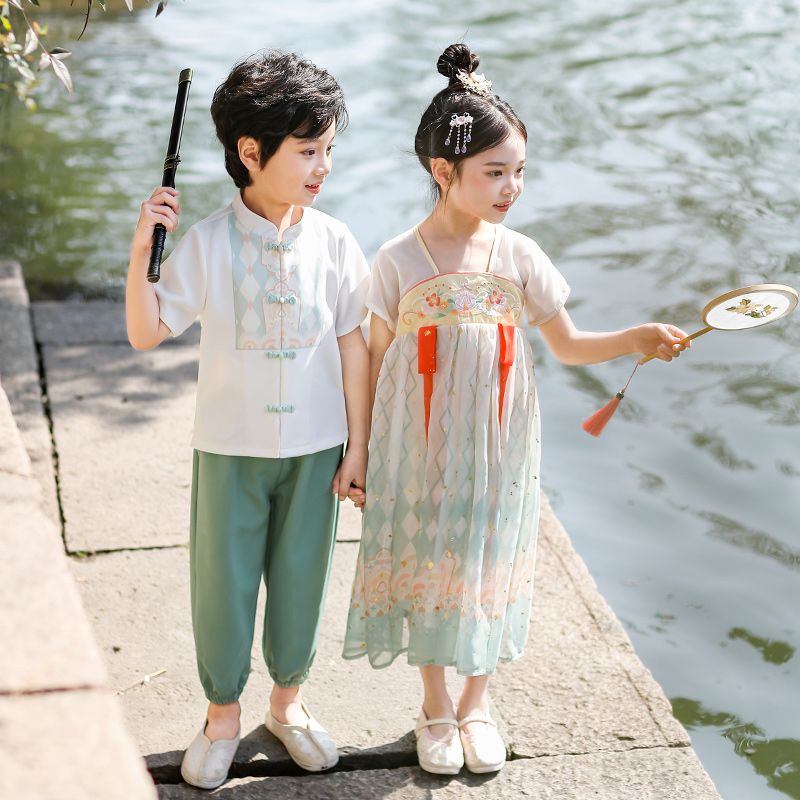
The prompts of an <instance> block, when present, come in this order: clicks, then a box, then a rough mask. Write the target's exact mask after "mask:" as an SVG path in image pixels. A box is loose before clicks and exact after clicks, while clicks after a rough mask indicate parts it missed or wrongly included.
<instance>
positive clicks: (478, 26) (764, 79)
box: [0, 0, 800, 800]
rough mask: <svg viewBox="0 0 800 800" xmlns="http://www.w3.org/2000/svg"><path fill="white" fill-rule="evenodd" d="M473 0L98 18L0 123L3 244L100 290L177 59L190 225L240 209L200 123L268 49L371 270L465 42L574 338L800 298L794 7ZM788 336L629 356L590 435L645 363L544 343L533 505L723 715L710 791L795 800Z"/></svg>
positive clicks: (192, 7) (46, 289)
mask: <svg viewBox="0 0 800 800" xmlns="http://www.w3.org/2000/svg"><path fill="white" fill-rule="evenodd" d="M490 5H491V7H489V5H488V4H487V3H486V2H485V0H481V1H480V2H479V1H478V0H464V1H463V2H460V3H458V4H453V3H444V2H443V0H424V2H423V0H406V1H405V2H402V3H401V2H399V0H386V2H381V3H373V2H367V0H349V1H348V2H344V0H329V1H328V2H325V3H312V2H310V0H298V2H295V3H291V4H282V5H281V4H272V3H270V4H253V3H247V2H245V0H229V2H226V4H225V14H224V15H223V16H221V15H220V14H219V11H218V6H219V4H218V3H214V2H212V0H190V2H187V3H183V4H182V3H174V4H170V6H169V8H168V10H167V13H166V14H163V15H162V16H161V17H160V18H159V19H158V20H155V19H154V18H153V17H152V14H150V13H149V12H145V13H143V14H135V15H133V16H127V15H122V16H120V17H118V18H116V19H110V18H104V17H103V16H101V15H98V17H97V18H96V19H95V20H94V22H93V24H92V25H90V26H89V29H88V30H87V33H86V35H85V37H84V40H82V41H81V42H80V43H74V46H73V47H72V49H73V51H74V57H73V62H72V69H73V71H74V73H75V78H76V94H75V97H74V98H73V99H72V100H67V99H66V98H65V97H64V95H63V94H62V93H61V91H60V90H59V89H58V88H57V87H53V89H52V90H50V89H48V91H46V92H45V94H44V96H43V97H42V98H41V106H42V108H43V111H42V113H41V114H40V115H37V116H36V117H29V116H27V115H24V114H19V113H11V114H9V113H8V110H6V111H5V112H2V113H0V162H1V163H0V195H1V196H2V215H0V243H2V244H1V245H0V249H2V251H3V253H2V255H10V256H13V257H16V258H18V259H19V260H20V261H22V262H23V264H24V267H25V272H26V276H27V278H28V280H29V282H30V287H31V291H32V293H33V294H34V295H36V296H38V297H45V296H52V295H54V294H55V295H62V294H63V293H64V292H65V290H66V291H72V290H73V289H74V288H75V287H77V288H78V289H79V290H80V291H81V292H82V293H91V292H104V291H112V292H114V291H117V292H118V291H119V290H120V288H121V286H122V278H123V275H124V271H125V266H126V262H127V250H128V245H129V241H130V235H131V231H132V229H133V225H134V223H135V220H136V217H137V214H138V206H139V203H140V202H141V200H142V199H143V198H144V197H145V196H146V195H147V194H148V193H149V191H150V190H151V189H152V187H153V185H154V184H155V182H156V181H157V180H158V179H159V177H160V175H161V168H162V164H163V158H164V149H165V146H166V138H167V134H168V127H169V120H170V117H171V113H172V107H173V104H174V95H175V88H176V81H177V75H178V73H179V71H180V70H181V69H182V68H183V67H186V66H191V67H192V68H193V69H194V81H193V85H192V90H191V95H190V102H189V109H188V113H187V122H186V128H185V131H184V140H183V146H182V156H183V161H182V163H181V167H180V170H179V173H178V183H179V188H180V189H181V190H182V196H181V198H182V203H181V205H182V207H183V210H184V216H183V220H182V227H183V229H185V227H186V225H187V224H188V223H189V222H190V221H192V220H195V219H198V218H200V217H202V216H204V215H205V214H208V213H210V212H211V211H213V210H214V209H215V208H217V207H219V206H220V205H221V204H223V203H224V202H226V201H227V200H228V199H229V196H230V193H231V187H230V182H229V180H228V178H227V176H226V175H225V173H224V170H223V168H222V160H221V157H220V151H219V147H218V145H217V144H216V142H215V139H214V133H213V130H212V127H211V123H210V119H209V114H208V105H209V102H210V98H211V94H212V92H213V89H214V87H215V86H216V85H217V83H218V82H219V81H220V80H221V79H222V78H223V77H224V75H225V73H226V72H227V70H228V68H229V67H230V65H231V63H232V62H233V61H234V60H235V59H236V58H237V57H239V56H241V55H243V54H245V53H248V52H252V51H254V50H256V49H258V48H259V47H263V46H281V47H284V48H288V49H297V50H301V51H303V52H304V53H305V54H306V55H308V56H309V57H311V58H312V59H314V60H316V61H318V62H319V63H321V64H323V65H325V66H327V67H329V68H330V69H331V70H332V71H333V72H334V74H335V75H336V76H337V77H338V78H339V79H340V81H341V83H342V85H343V87H344V90H345V94H346V96H347V100H348V107H349V110H350V114H351V125H350V127H349V129H348V130H347V131H346V132H345V133H344V134H343V135H341V136H340V137H339V138H338V147H337V150H336V158H335V166H334V171H333V174H332V176H331V179H330V180H329V181H328V182H326V189H325V192H324V193H323V195H321V196H320V198H319V204H320V207H321V208H322V210H326V211H330V212H332V213H334V214H335V215H336V216H338V217H340V218H341V219H343V220H344V221H345V222H347V224H348V225H349V226H350V227H351V228H352V230H353V231H354V233H355V235H356V236H357V238H358V239H359V241H360V242H361V244H362V246H363V247H364V250H365V251H366V252H367V254H368V255H369V256H371V255H372V254H373V253H374V252H375V250H376V249H377V247H378V246H379V245H380V244H381V242H383V241H385V240H387V239H389V238H391V237H392V236H394V235H396V234H397V233H399V232H400V231H402V230H404V229H406V228H408V227H410V226H411V225H412V224H413V223H415V222H417V221H418V220H419V219H420V218H421V217H422V215H423V214H424V213H425V211H426V208H427V177H426V175H425V174H424V173H423V171H422V170H421V169H420V167H419V165H418V164H417V163H416V160H415V158H414V157H413V155H411V154H410V151H411V148H412V141H413V134H414V131H415V129H416V126H417V123H418V120H419V115H420V113H421V111H422V109H423V108H424V106H425V104H426V103H427V102H428V100H429V99H430V97H431V96H432V95H433V93H434V92H435V91H437V90H438V89H439V88H441V86H442V79H441V78H440V76H438V75H437V74H436V72H435V69H434V64H435V60H436V57H437V56H438V55H439V53H440V52H441V50H442V48H443V46H444V45H446V44H448V43H449V42H451V41H453V40H457V39H459V38H461V37H462V36H465V35H466V38H467V40H468V41H469V42H470V43H471V44H472V45H473V46H474V47H475V49H476V50H477V51H478V52H480V53H481V55H482V57H483V63H482V66H481V69H482V70H483V71H485V72H486V74H487V76H488V77H489V78H490V79H491V80H492V81H493V82H494V85H495V87H496V88H497V89H498V90H499V92H500V93H501V94H502V95H504V96H505V97H506V98H507V99H509V100H510V101H511V102H512V104H513V105H514V107H515V108H516V110H517V111H518V113H519V114H520V116H521V117H522V118H523V119H524V120H525V122H526V124H527V126H528V130H529V132H530V139H529V146H528V170H527V178H526V191H525V194H524V195H523V196H522V198H521V200H520V201H519V203H517V205H516V206H515V208H514V209H512V211H511V213H510V215H509V224H510V225H511V226H513V227H515V228H517V229H519V230H521V231H523V232H524V233H526V234H529V235H531V236H532V237H533V238H535V239H536V240H537V241H539V242H540V244H541V245H542V246H543V248H544V249H545V250H546V251H547V252H548V253H549V254H550V256H551V257H552V258H553V260H554V261H555V263H556V264H557V265H558V267H559V268H560V269H561V270H562V272H563V273H564V275H565V276H566V278H567V280H568V281H569V283H570V285H571V286H572V294H571V296H570V300H569V306H568V307H569V309H570V311H571V313H572V315H573V317H574V319H575V320H576V323H577V324H578V325H579V326H582V327H585V328H588V329H592V328H595V329H596V328H620V327H624V326H627V325H631V324H634V323H636V322H640V321H644V320H647V319H662V320H665V321H673V322H675V323H676V324H678V325H680V326H682V327H684V328H685V329H687V330H688V331H694V330H697V328H699V327H701V325H702V321H701V319H700V312H701V310H702V308H703V307H704V306H705V304H706V303H707V302H708V300H709V299H711V298H712V297H714V296H715V295H718V294H720V293H722V292H723V291H727V290H729V289H731V288H733V287H736V286H742V285H746V284H751V283H761V282H776V283H788V284H793V285H795V286H796V287H797V285H798V283H800V280H799V279H798V272H800V236H798V229H797V219H798V216H800V201H798V194H797V186H798V185H800V158H798V155H797V141H798V140H800V115H798V114H797V113H796V107H797V101H796V87H797V85H798V84H800V59H798V58H797V53H796V42H797V41H798V34H800V10H799V9H798V7H797V4H795V3H787V2H783V3H781V2H778V3H776V2H773V0H724V1H723V0H681V2H678V3H675V2H667V0H653V1H652V2H651V1H650V0H648V1H647V2H645V1H644V0H619V2H615V3H613V4H612V3H590V2H588V0H576V1H575V2H573V3H551V2H545V0H527V2H526V3H524V4H521V3H520V2H519V0H497V2H494V3H492V4H490ZM298 19H302V25H298ZM48 21H49V22H50V34H49V38H50V39H51V41H61V42H66V41H67V40H68V39H69V36H70V34H72V35H74V33H76V32H77V26H78V23H76V22H75V20H74V19H71V20H68V21H64V20H61V21H60V20H59V19H58V18H53V19H52V20H48ZM221 43H223V44H222V45H221ZM153 54H157V56H156V55H153ZM799 322H800V315H798V316H797V317H794V318H789V319H788V320H786V321H784V322H780V323H777V324H775V325H772V326H766V327H765V328H763V329H759V330H757V331H752V332H748V333H721V332H714V333H710V334H708V335H707V336H703V337H701V338H700V339H698V340H696V341H695V342H694V346H693V347H692V349H691V351H690V352H688V353H686V354H684V355H682V356H681V358H680V359H678V360H677V361H676V362H675V363H673V364H670V365H665V364H662V363H659V362H653V363H650V364H648V365H646V366H644V367H643V368H642V369H640V370H639V371H638V372H637V374H636V377H635V379H634V380H633V382H632V384H631V388H630V390H629V392H628V394H627V395H626V397H625V400H624V401H623V402H622V404H621V406H620V410H619V412H618V413H617V415H616V416H615V417H614V419H613V420H612V422H611V423H610V424H609V426H608V428H607V429H606V431H605V432H604V433H603V436H602V437H601V438H600V439H597V440H595V439H592V438H591V437H588V436H587V435H586V434H585V433H584V432H583V431H582V430H581V429H580V422H581V421H582V420H583V419H585V418H586V417H587V416H588V415H589V414H590V413H592V412H593V411H595V410H596V409H597V408H598V407H599V406H600V405H602V404H604V403H605V402H606V401H608V400H609V399H610V398H611V397H613V395H614V394H615V393H616V392H617V390H618V389H619V388H620V387H621V386H623V385H624V383H625V381H626V380H627V378H628V375H629V374H630V371H631V369H632V368H633V359H621V360H619V361H618V362H615V363H611V364H606V365H601V366H596V367H582V368H568V367H563V366H561V365H559V364H558V363H556V362H555V361H554V360H553V359H552V357H551V356H550V355H549V354H548V353H547V352H546V350H545V348H544V347H543V345H542V342H541V339H540V338H539V337H538V335H536V334H533V335H532V342H533V346H534V349H535V352H536V357H537V381H538V383H537V386H538V390H539V395H540V402H541V405H542V415H543V436H544V438H543V441H544V453H543V481H544V485H545V488H546V489H547V491H548V492H549V493H550V495H551V498H552V499H553V503H554V507H555V508H556V511H557V513H558V514H559V516H560V517H561V519H562V520H563V522H564V524H565V525H566V527H567V529H568V530H569V532H570V535H571V536H572V538H573V540H574V542H575V545H576V547H577V549H578V550H579V552H580V553H581V555H582V556H583V557H584V558H585V560H586V561H587V563H588V566H589V568H590V570H591V572H592V574H593V575H594V576H595V577H596V579H597V581H598V583H599V585H600V588H601V590H602V591H603V593H604V594H605V595H606V597H607V598H608V600H609V602H610V603H611V605H612V606H613V607H614V609H615V610H616V611H617V613H618V614H619V615H620V617H621V618H622V619H623V620H625V625H626V627H627V629H628V631H629V633H630V635H631V637H632V639H633V640H634V644H635V646H636V648H637V652H638V653H639V654H640V655H641V656H642V658H643V659H644V661H645V663H646V664H647V666H648V667H649V668H650V669H651V670H652V671H653V673H654V674H655V676H656V678H657V679H658V680H659V681H660V682H661V684H662V685H663V686H664V687H665V690H666V691H667V693H668V695H670V696H674V697H679V698H683V697H695V698H698V700H697V701H696V702H695V704H694V706H693V708H695V711H696V713H697V714H699V715H701V716H702V714H708V713H710V712H705V711H703V709H713V708H726V709H731V713H730V715H729V716H730V720H729V721H728V722H725V721H722V722H718V723H713V724H712V723H708V724H706V723H702V722H696V723H692V724H696V725H697V727H696V728H695V737H694V738H695V744H696V746H697V749H698V753H699V755H700V758H701V759H702V761H703V763H704V765H705V766H706V768H707V769H708V770H709V772H710V774H711V776H712V778H713V779H714V781H715V783H716V784H717V786H718V788H719V790H720V793H721V794H722V796H723V797H725V798H726V800H760V798H776V797H777V796H779V795H780V796H783V795H782V794H781V793H783V794H786V793H790V791H789V790H787V789H786V788H785V787H786V786H789V787H790V788H791V787H793V786H796V784H792V783H791V781H792V780H795V778H793V777H792V776H793V775H795V776H796V770H797V769H800V756H799V755H798V752H797V745H796V742H794V741H793V739H792V738H791V737H793V736H796V720H797V719H798V718H800V692H798V690H797V686H798V682H800V665H799V664H798V659H797V658H794V657H793V656H789V655H788V654H789V652H790V650H791V652H794V650H796V649H797V648H798V647H800V631H798V623H797V611H796V609H797V598H798V594H799V593H800V574H799V573H800V570H798V566H800V525H799V524H798V519H800V491H799V490H800V484H799V483H798V478H800V388H799V387H800V324H798V323H799ZM752 631H757V632H758V634H757V635H756V634H753V633H751V632H752ZM721 643H724V645H725V646H721ZM782 646H783V647H784V649H783V650H781V647H782ZM781 653H783V654H784V655H785V656H787V657H786V658H785V659H784V660H782V661H781V660H780V659H781V657H782V656H781ZM685 702H686V703H689V702H690V701H685ZM681 713H684V712H683V711H681ZM687 714H688V712H687ZM712 716H713V715H712ZM691 719H692V717H691V714H689V715H688V716H687V717H686V719H684V721H685V722H687V724H690V721H691ZM739 720H758V721H759V730H762V729H763V730H764V731H768V732H769V738H768V740H767V738H766V737H764V736H763V735H761V736H760V738H759V736H755V735H754V736H753V737H751V738H752V739H753V747H754V748H755V752H754V753H752V754H749V755H746V757H744V758H742V757H741V756H742V753H737V751H736V749H735V747H734V744H735V743H736V742H735V741H734V738H733V737H732V734H731V735H729V734H726V733H725V731H727V730H728V729H729V728H730V729H731V730H733V729H734V728H736V727H737V725H740V724H741V723H739V722H738V721H739ZM705 732H707V735H706V733H705ZM762 740H763V741H762ZM736 741H739V740H738V739H737V740H736ZM765 748H766V749H765ZM774 754H777V755H774ZM773 755H774V758H773ZM770 759H772V760H770ZM787 765H789V766H787ZM792 765H794V766H792ZM792 770H795V772H792ZM791 791H795V796H797V792H796V788H792V789H791Z"/></svg>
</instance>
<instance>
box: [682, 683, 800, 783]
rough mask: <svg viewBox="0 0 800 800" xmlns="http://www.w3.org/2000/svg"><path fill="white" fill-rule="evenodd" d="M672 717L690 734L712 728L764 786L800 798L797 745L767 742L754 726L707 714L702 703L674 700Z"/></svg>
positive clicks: (728, 716)
mask: <svg viewBox="0 0 800 800" xmlns="http://www.w3.org/2000/svg"><path fill="white" fill-rule="evenodd" d="M671 703H672V711H673V713H674V714H675V716H676V717H677V718H678V719H679V720H680V721H681V722H682V723H683V724H684V725H685V726H686V728H688V729H689V731H693V730H695V729H696V728H698V727H713V728H717V729H718V730H719V733H720V734H721V735H722V736H724V737H725V738H726V739H728V740H730V742H731V743H732V744H733V750H734V752H735V753H736V755H738V756H741V757H743V758H746V759H747V760H748V762H749V763H750V764H751V765H752V767H753V769H754V770H755V771H756V772H757V773H758V774H759V775H763V776H764V778H766V780H767V783H768V784H769V785H770V786H771V787H772V788H774V789H776V790H777V791H779V792H781V793H783V794H784V795H787V796H788V797H794V798H800V770H798V769H797V764H800V741H798V740H797V739H768V738H767V736H766V735H765V733H764V731H763V730H762V729H761V728H760V727H759V726H758V725H756V724H755V723H752V722H748V723H745V722H742V721H741V720H740V719H739V718H737V717H736V716H735V715H734V714H729V713H727V712H724V711H722V712H720V711H709V710H708V709H706V708H705V707H704V706H703V705H702V703H698V702H697V701H696V700H688V699H687V698H685V697H675V698H673V699H672V700H671Z"/></svg>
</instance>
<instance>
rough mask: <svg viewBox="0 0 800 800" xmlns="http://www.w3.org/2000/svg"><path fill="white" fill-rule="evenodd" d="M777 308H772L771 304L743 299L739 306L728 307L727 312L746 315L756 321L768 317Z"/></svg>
mask: <svg viewBox="0 0 800 800" xmlns="http://www.w3.org/2000/svg"><path fill="white" fill-rule="evenodd" d="M777 308H778V307H777V306H771V305H770V304H769V303H767V304H766V305H765V304H764V303H754V302H753V301H752V300H750V299H749V298H748V297H743V298H742V299H741V300H740V301H739V305H738V306H728V308H726V309H725V310H726V311H732V312H733V313H734V314H744V315H745V316H746V317H753V318H754V319H763V318H764V317H768V316H769V315H770V314H771V313H772V312H773V311H777Z"/></svg>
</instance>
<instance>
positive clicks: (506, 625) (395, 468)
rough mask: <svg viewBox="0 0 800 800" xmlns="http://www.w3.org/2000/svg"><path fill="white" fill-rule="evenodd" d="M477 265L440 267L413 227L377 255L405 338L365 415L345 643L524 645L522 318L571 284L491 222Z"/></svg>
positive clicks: (535, 318)
mask: <svg viewBox="0 0 800 800" xmlns="http://www.w3.org/2000/svg"><path fill="white" fill-rule="evenodd" d="M481 266H483V267H484V269H483V270H482V271H475V272H451V273H447V272H442V271H440V270H439V269H438V267H437V265H436V264H435V263H434V261H433V259H432V258H431V255H430V253H429V252H428V250H427V247H426V246H425V243H424V241H423V239H422V236H421V235H420V233H419V230H418V229H416V228H415V229H413V230H412V231H408V232H407V233H405V234H402V235H401V236H399V237H397V238H396V239H394V240H392V241H391V242H388V243H387V244H386V245H384V246H383V247H382V248H381V250H380V251H379V253H378V255H377V256H376V260H375V264H374V266H373V271H372V284H371V289H370V294H369V298H368V301H367V305H368V307H369V308H370V310H371V311H372V312H373V313H375V314H378V315H379V316H380V317H382V318H383V319H384V320H385V321H386V322H387V323H388V324H389V327H390V328H391V329H393V330H394V331H395V334H396V338H395V339H394V341H393V342H392V343H391V345H390V346H389V348H388V350H387V351H386V355H385V357H384V361H383V365H382V367H381V371H380V375H379V377H378V384H377V391H376V397H375V404H374V408H373V417H372V431H371V436H370V443H369V465H368V468H367V499H366V506H365V508H364V515H363V534H362V539H361V544H360V548H359V553H358V562H357V567H356V575H355V580H354V584H353V591H352V601H351V606H350V611H349V615H348V621H347V631H346V635H345V642H344V652H343V655H344V657H345V658H357V657H359V656H363V655H367V656H368V657H369V661H370V664H371V665H372V666H373V667H376V668H377V667H385V666H388V665H389V664H391V662H392V661H393V660H394V659H395V658H396V657H397V655H399V654H400V653H402V652H404V651H406V652H407V653H408V662H409V664H413V665H416V666H425V665H430V664H439V665H444V666H449V665H454V666H455V667H456V669H457V671H458V672H459V673H460V674H462V675H482V674H490V673H492V672H494V670H495V668H496V666H497V662H498V660H501V661H511V660H513V659H515V658H518V657H519V656H520V655H521V654H522V652H523V649H524V646H525V641H526V639H527V633H528V623H529V618H530V609H531V600H532V596H533V572H534V561H535V554H536V536H537V528H538V518H539V475H538V473H539V437H540V433H539V408H538V402H537V395H536V384H535V381H534V371H533V355H532V352H531V346H530V343H529V341H528V339H527V336H526V334H525V330H524V329H523V328H522V327H521V325H522V321H523V310H525V311H526V312H527V315H528V318H529V321H530V322H531V323H532V324H541V323H542V322H546V321H547V320H549V319H551V318H552V317H554V316H555V315H556V314H557V313H558V312H559V311H560V309H561V307H562V306H563V304H564V301H565V300H566V298H567V295H568V294H569V287H568V286H567V284H566V282H565V281H564V278H563V277H562V276H561V274H560V273H559V272H558V271H557V270H556V268H555V267H554V266H553V265H552V263H551V262H550V260H549V259H548V258H547V256H546V255H545V254H544V253H543V252H542V251H541V249H540V248H539V247H538V246H537V245H536V243H535V242H533V241H532V240H531V239H528V238H527V237H525V236H523V235H522V234H519V233H516V232H514V231H511V230H510V229H507V228H504V227H502V226H496V227H495V239H494V245H493V247H492V252H491V256H490V257H489V261H488V264H487V265H481Z"/></svg>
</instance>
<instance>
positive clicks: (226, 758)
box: [181, 722, 241, 789]
mask: <svg viewBox="0 0 800 800" xmlns="http://www.w3.org/2000/svg"><path fill="white" fill-rule="evenodd" d="M206 724H208V723H207V722H206ZM240 738H241V729H240V730H239V733H238V734H237V735H236V736H235V737H234V738H233V739H217V741H215V742H212V741H211V739H209V738H208V736H206V725H203V727H202V728H201V729H200V733H198V734H197V736H195V737H194V741H193V742H192V743H191V744H190V745H189V746H188V747H187V748H186V752H185V753H184V754H183V761H181V776H182V777H183V779H184V780H185V781H186V783H188V784H191V785H192V786H197V787H198V788H199V789H216V788H217V786H221V785H222V784H223V783H225V780H226V778H227V777H228V770H229V769H230V767H231V763H232V762H233V757H234V756H235V755H236V750H237V749H238V747H239V739H240Z"/></svg>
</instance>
